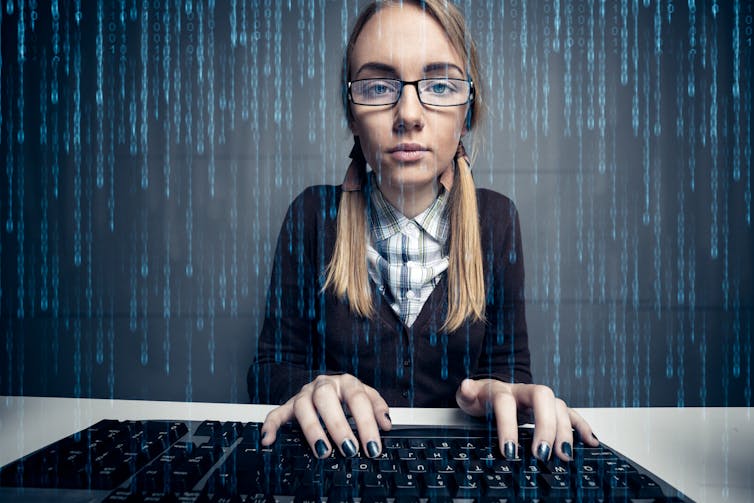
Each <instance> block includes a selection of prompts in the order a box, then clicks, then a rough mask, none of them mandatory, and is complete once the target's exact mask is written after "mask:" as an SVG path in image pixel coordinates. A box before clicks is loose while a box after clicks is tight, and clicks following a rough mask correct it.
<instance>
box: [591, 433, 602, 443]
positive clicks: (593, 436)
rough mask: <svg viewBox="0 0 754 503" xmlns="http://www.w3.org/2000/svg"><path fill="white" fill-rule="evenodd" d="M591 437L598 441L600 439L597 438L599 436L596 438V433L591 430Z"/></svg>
mask: <svg viewBox="0 0 754 503" xmlns="http://www.w3.org/2000/svg"><path fill="white" fill-rule="evenodd" d="M592 438H593V439H595V440H596V441H597V442H599V441H600V439H599V438H597V435H595V434H594V432H592Z"/></svg>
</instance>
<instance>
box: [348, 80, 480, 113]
mask: <svg viewBox="0 0 754 503" xmlns="http://www.w3.org/2000/svg"><path fill="white" fill-rule="evenodd" d="M406 86H414V87H416V92H417V94H418V96H419V101H420V102H421V103H422V104H424V105H432V106H437V107H457V106H460V105H465V104H466V103H469V102H472V101H474V83H473V82H472V81H471V80H463V79H448V78H444V77H436V78H432V79H420V80H414V81H412V82H408V81H405V80H399V79H362V80H354V81H352V82H349V83H348V99H349V100H351V102H352V103H354V104H355V105H366V106H381V105H394V104H396V103H398V100H400V99H401V93H402V92H403V88H404V87H406Z"/></svg>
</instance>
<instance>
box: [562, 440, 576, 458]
mask: <svg viewBox="0 0 754 503" xmlns="http://www.w3.org/2000/svg"><path fill="white" fill-rule="evenodd" d="M560 450H561V451H563V454H565V455H566V456H568V457H569V458H572V457H573V450H572V449H571V444H570V443H569V442H563V443H562V444H560Z"/></svg>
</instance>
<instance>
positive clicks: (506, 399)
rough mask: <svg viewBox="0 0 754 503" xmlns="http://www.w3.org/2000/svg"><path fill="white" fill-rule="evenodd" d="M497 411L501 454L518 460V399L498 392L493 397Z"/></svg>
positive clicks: (493, 405)
mask: <svg viewBox="0 0 754 503" xmlns="http://www.w3.org/2000/svg"><path fill="white" fill-rule="evenodd" d="M492 408H493V410H494V411H495V423H496V424H497V436H498V441H499V442H500V452H501V453H503V456H504V457H505V459H516V458H518V449H517V446H518V420H517V419H516V399H515V398H514V397H513V395H512V394H511V393H507V392H498V393H495V395H494V396H493V397H492Z"/></svg>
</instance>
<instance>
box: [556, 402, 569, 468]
mask: <svg viewBox="0 0 754 503" xmlns="http://www.w3.org/2000/svg"><path fill="white" fill-rule="evenodd" d="M555 414H556V416H557V420H558V424H557V426H556V428H557V429H556V432H555V454H556V455H557V456H558V457H559V458H560V459H562V460H563V461H570V460H572V459H573V430H572V429H571V419H570V416H569V415H568V406H567V405H566V404H565V402H564V401H563V400H561V399H559V398H557V399H555Z"/></svg>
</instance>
